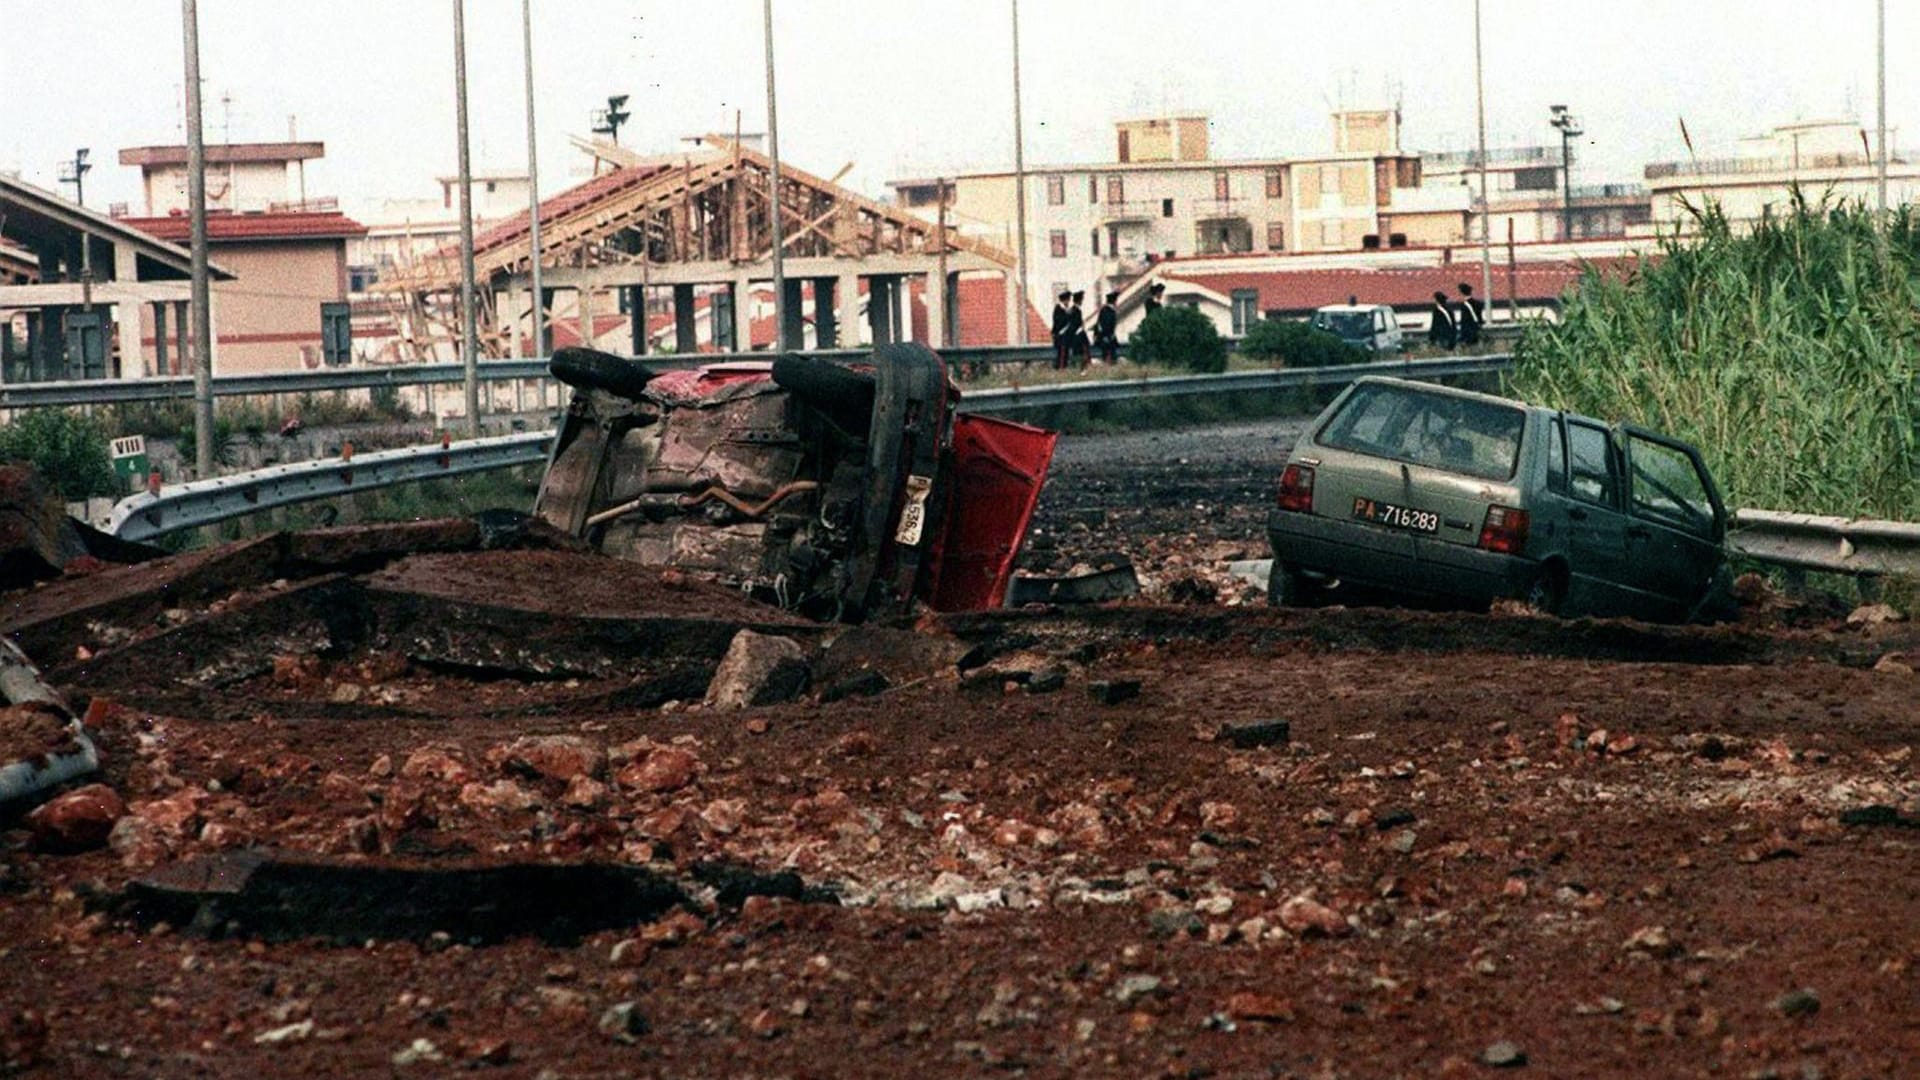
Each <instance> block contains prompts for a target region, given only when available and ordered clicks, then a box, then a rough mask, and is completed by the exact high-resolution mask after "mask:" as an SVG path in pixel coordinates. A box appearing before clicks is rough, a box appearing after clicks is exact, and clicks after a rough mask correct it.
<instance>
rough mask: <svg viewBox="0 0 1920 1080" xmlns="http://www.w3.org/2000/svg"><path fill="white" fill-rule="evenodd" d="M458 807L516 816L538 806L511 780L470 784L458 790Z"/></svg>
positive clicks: (534, 800)
mask: <svg viewBox="0 0 1920 1080" xmlns="http://www.w3.org/2000/svg"><path fill="white" fill-rule="evenodd" d="M460 805H462V806H464V807H466V808H467V809H469V810H472V811H475V812H476V813H482V814H516V813H521V812H523V811H526V810H531V809H533V808H534V807H535V806H537V805H539V800H538V799H535V798H534V797H533V795H532V793H530V792H529V791H527V789H525V788H523V787H521V786H520V785H519V784H516V783H514V782H513V781H511V780H496V781H494V782H493V783H491V784H482V783H478V782H476V783H471V784H466V785H464V786H462V787H461V788H460Z"/></svg>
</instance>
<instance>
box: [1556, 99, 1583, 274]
mask: <svg viewBox="0 0 1920 1080" xmlns="http://www.w3.org/2000/svg"><path fill="white" fill-rule="evenodd" d="M1551 109H1552V116H1553V119H1552V120H1550V121H1549V123H1551V124H1552V125H1553V126H1554V127H1556V128H1559V129H1560V239H1561V241H1562V242H1563V243H1564V242H1567V241H1571V240H1572V239H1573V139H1574V136H1576V135H1583V134H1585V133H1586V132H1585V129H1583V128H1581V126H1580V120H1579V118H1578V117H1576V116H1574V115H1573V114H1572V113H1570V112H1568V111H1567V107H1566V106H1565V105H1554V106H1552V107H1551Z"/></svg>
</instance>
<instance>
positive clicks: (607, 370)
mask: <svg viewBox="0 0 1920 1080" xmlns="http://www.w3.org/2000/svg"><path fill="white" fill-rule="evenodd" d="M547 370H548V371H551V372H553V377H554V378H556V379H559V380H560V381H561V382H563V383H566V384H567V385H568V386H571V387H573V388H574V389H576V390H604V391H606V392H607V393H609V394H612V395H614V396H615V397H623V398H626V399H628V400H630V401H634V400H638V399H639V397H640V394H641V392H642V391H644V390H646V388H647V384H648V383H649V382H652V381H653V372H652V371H649V370H648V369H647V367H646V365H644V364H641V363H640V362H638V361H636V360H628V359H626V358H625V357H621V356H615V355H613V354H612V353H605V352H601V351H600V350H598V349H583V348H581V347H579V346H578V345H568V346H566V347H565V348H561V349H556V350H554V353H553V359H552V360H549V361H547Z"/></svg>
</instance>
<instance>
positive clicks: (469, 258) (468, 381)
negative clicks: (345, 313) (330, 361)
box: [453, 0, 592, 439]
mask: <svg viewBox="0 0 1920 1080" xmlns="http://www.w3.org/2000/svg"><path fill="white" fill-rule="evenodd" d="M453 86H454V99H455V100H454V106H455V108H454V126H455V127H456V128H458V129H459V130H458V131H457V135H458V137H459V140H460V147H459V150H460V362H461V365H462V367H463V368H464V380H463V381H464V383H465V386H464V389H465V390H466V399H467V437H468V438H473V439H477V438H479V437H480V368H479V366H478V365H479V361H480V358H479V356H478V355H477V354H478V352H479V338H480V334H479V331H478V328H477V327H476V326H475V325H474V318H475V316H474V310H473V301H474V295H473V294H474V272H473V164H472V162H471V161H470V160H469V159H468V156H467V11H466V0H453ZM589 333H591V331H586V330H583V332H582V335H581V336H582V338H583V339H584V340H588V341H591V340H592V339H591V338H590V337H588V336H587V335H588V334H589Z"/></svg>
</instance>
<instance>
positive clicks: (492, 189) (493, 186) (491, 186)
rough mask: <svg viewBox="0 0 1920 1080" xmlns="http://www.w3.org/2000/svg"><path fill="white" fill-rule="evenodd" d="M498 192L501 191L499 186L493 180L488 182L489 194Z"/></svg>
mask: <svg viewBox="0 0 1920 1080" xmlns="http://www.w3.org/2000/svg"><path fill="white" fill-rule="evenodd" d="M498 190H500V185H499V184H497V183H495V182H494V181H492V180H489V181H487V194H489V195H491V194H493V193H494V192H496V191H498Z"/></svg>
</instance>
